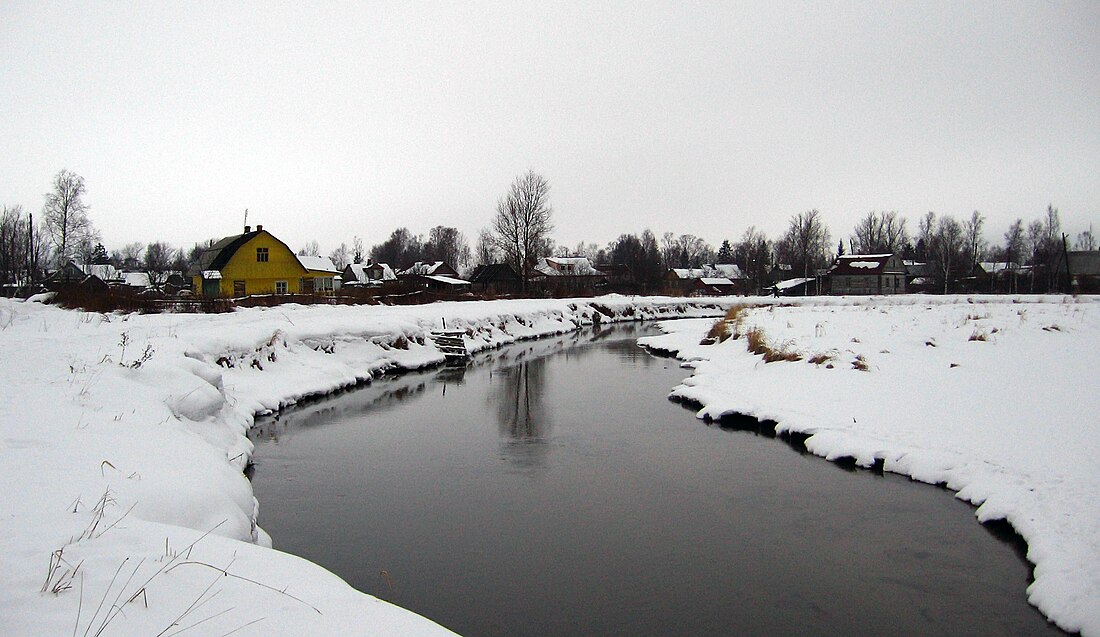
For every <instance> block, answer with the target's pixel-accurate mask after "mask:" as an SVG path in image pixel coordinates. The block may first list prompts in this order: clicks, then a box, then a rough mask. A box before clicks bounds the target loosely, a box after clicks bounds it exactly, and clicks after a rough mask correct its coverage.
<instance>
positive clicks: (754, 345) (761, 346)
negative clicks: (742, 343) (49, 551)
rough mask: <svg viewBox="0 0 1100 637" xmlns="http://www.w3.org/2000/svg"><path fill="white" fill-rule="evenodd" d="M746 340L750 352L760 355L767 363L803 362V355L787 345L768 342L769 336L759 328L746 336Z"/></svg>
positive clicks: (750, 331)
mask: <svg viewBox="0 0 1100 637" xmlns="http://www.w3.org/2000/svg"><path fill="white" fill-rule="evenodd" d="M745 338H746V340H747V341H748V348H749V351H750V352H752V353H753V354H759V355H761V356H763V357H764V362H765V363H774V362H776V361H791V362H794V361H799V360H802V355H801V354H799V353H798V352H796V351H794V350H792V349H790V348H789V345H788V344H787V343H781V344H779V345H772V344H771V343H769V342H768V338H767V336H765V335H764V330H762V329H760V328H759V327H754V328H752V329H750V330H749V331H748V333H746V334H745Z"/></svg>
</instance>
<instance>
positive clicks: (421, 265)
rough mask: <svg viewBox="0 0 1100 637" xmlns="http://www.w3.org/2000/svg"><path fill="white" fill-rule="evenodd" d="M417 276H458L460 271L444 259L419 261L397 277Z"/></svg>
mask: <svg viewBox="0 0 1100 637" xmlns="http://www.w3.org/2000/svg"><path fill="white" fill-rule="evenodd" d="M417 276H449V277H452V278H458V271H457V270H455V269H454V268H452V267H451V266H450V265H448V264H447V263H445V262H443V261H433V262H431V263H429V262H426V261H417V262H416V263H414V264H413V265H412V266H411V267H409V268H407V269H405V270H402V271H401V272H400V273H399V274H398V275H397V278H401V277H417Z"/></svg>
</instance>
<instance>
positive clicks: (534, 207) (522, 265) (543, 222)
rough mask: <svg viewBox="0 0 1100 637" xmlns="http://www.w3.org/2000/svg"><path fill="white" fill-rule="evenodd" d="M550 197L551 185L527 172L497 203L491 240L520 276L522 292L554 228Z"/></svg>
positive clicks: (541, 177)
mask: <svg viewBox="0 0 1100 637" xmlns="http://www.w3.org/2000/svg"><path fill="white" fill-rule="evenodd" d="M549 194H550V182H548V181H546V178H545V177H543V176H542V175H539V174H537V173H535V172H534V171H531V170H528V171H527V173H526V174H524V175H521V176H519V177H516V178H515V180H514V181H513V182H512V185H511V187H510V188H509V189H508V193H507V194H506V195H504V196H503V197H501V198H500V200H499V201H497V214H496V216H495V217H494V218H493V230H492V231H493V241H494V242H495V243H496V245H497V247H498V248H499V249H500V251H501V252H502V253H503V254H504V258H505V259H506V260H507V262H508V263H510V264H511V265H512V267H513V268H515V270H516V272H518V273H519V275H520V277H521V280H522V285H523V290H524V291H525V292H526V291H527V281H528V278H529V274H530V270H531V267H532V266H533V265H534V262H535V260H537V259H538V257H540V256H542V254H541V252H542V251H543V249H545V245H546V243H547V241H546V240H547V239H549V235H550V232H551V231H553V229H554V223H553V221H552V219H551V217H552V215H553V212H554V209H553V208H552V207H551V206H550V199H549Z"/></svg>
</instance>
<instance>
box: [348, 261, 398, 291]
mask: <svg viewBox="0 0 1100 637" xmlns="http://www.w3.org/2000/svg"><path fill="white" fill-rule="evenodd" d="M340 278H341V280H342V282H343V285H345V286H350V287H356V286H371V287H380V286H382V285H383V284H384V283H387V282H391V283H392V282H394V281H397V273H396V272H394V271H393V268H391V267H390V266H389V265H388V264H385V263H373V262H368V263H349V264H348V265H346V266H344V271H343V272H341V273H340Z"/></svg>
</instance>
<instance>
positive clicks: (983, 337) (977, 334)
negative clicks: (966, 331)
mask: <svg viewBox="0 0 1100 637" xmlns="http://www.w3.org/2000/svg"><path fill="white" fill-rule="evenodd" d="M966 340H968V341H983V342H984V341H988V340H989V335H988V334H986V333H985V330H981V329H978V330H974V332H973V333H972V334H971V335H970V338H968V339H966Z"/></svg>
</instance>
